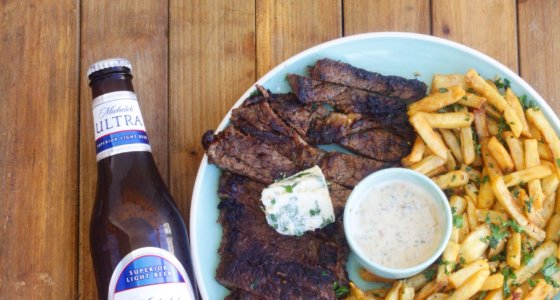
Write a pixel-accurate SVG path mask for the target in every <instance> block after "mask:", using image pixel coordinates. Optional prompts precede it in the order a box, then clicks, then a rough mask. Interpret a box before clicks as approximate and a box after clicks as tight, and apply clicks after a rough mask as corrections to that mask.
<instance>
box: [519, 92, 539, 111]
mask: <svg viewBox="0 0 560 300" xmlns="http://www.w3.org/2000/svg"><path fill="white" fill-rule="evenodd" d="M519 102H521V106H523V108H524V109H525V110H527V109H529V108H533V109H535V110H539V109H540V107H538V106H537V103H536V102H535V101H532V100H528V99H527V95H523V96H521V97H519Z"/></svg>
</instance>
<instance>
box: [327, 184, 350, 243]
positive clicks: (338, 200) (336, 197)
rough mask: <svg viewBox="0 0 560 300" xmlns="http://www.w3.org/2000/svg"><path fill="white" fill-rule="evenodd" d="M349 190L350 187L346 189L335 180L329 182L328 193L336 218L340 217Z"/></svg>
mask: <svg viewBox="0 0 560 300" xmlns="http://www.w3.org/2000/svg"><path fill="white" fill-rule="evenodd" d="M351 192H352V190H351V189H347V188H345V187H343V186H342V185H340V184H338V183H336V182H329V194H330V196H331V201H332V204H333V209H334V214H335V216H336V218H339V219H342V215H343V213H344V206H345V205H346V200H348V197H349V196H350V193H351ZM342 232H344V231H342Z"/></svg>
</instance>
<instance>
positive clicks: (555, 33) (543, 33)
mask: <svg viewBox="0 0 560 300" xmlns="http://www.w3.org/2000/svg"><path fill="white" fill-rule="evenodd" d="M518 10H519V13H518V18H519V19H518V22H519V23H518V26H519V58H520V66H519V68H520V73H521V76H522V77H523V78H524V79H525V80H526V81H527V82H528V83H529V84H530V85H531V86H532V87H533V88H535V89H536V90H537V92H539V93H540V94H541V96H543V97H544V99H545V100H547V102H548V104H550V106H551V107H552V109H554V111H555V112H556V113H557V114H558V113H560V83H559V82H558V74H559V73H560V57H558V53H559V52H560V40H559V39H558V37H559V36H560V22H559V19H558V16H560V2H558V1H549V0H536V1H519V5H518Z"/></svg>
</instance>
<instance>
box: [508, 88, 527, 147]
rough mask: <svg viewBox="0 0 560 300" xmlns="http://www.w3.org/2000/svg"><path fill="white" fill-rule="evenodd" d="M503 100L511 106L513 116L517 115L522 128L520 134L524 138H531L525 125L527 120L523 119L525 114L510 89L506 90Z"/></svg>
mask: <svg viewBox="0 0 560 300" xmlns="http://www.w3.org/2000/svg"><path fill="white" fill-rule="evenodd" d="M504 98H505V99H506V101H507V103H508V104H509V105H510V106H511V108H513V110H514V111H515V114H516V115H517V117H518V118H519V121H520V122H521V126H522V130H521V133H522V134H523V135H524V136H526V137H528V138H531V132H530V131H529V124H528V123H527V119H526V118H525V112H524V111H523V107H522V106H521V103H520V102H519V99H518V98H517V96H516V95H515V94H514V93H513V91H512V90H511V89H510V88H508V89H506V93H505V94H504Z"/></svg>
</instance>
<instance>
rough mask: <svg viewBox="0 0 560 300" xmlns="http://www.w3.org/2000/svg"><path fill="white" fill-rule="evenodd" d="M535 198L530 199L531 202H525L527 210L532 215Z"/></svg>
mask: <svg viewBox="0 0 560 300" xmlns="http://www.w3.org/2000/svg"><path fill="white" fill-rule="evenodd" d="M533 201H534V199H533V197H529V200H525V201H524V202H525V208H526V209H527V212H528V213H530V212H531V210H532V209H533Z"/></svg>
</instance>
